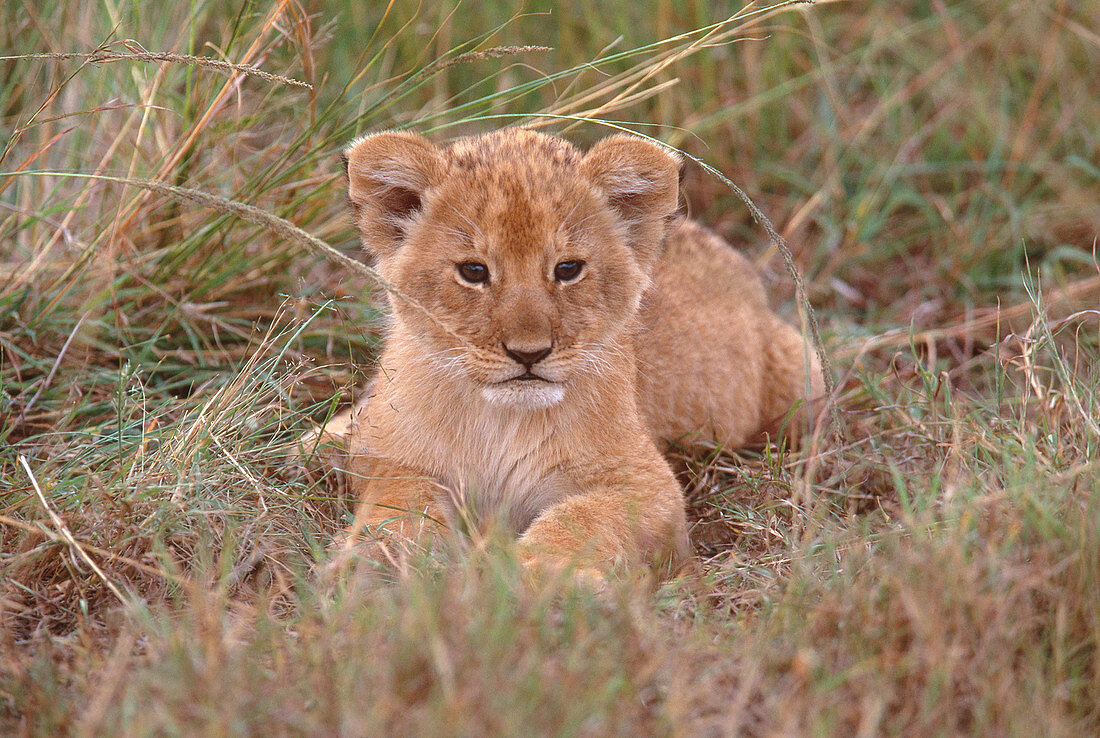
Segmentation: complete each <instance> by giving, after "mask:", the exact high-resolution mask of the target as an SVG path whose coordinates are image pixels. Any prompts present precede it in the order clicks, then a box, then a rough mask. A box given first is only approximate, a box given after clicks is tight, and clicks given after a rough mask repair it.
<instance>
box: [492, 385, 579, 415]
mask: <svg viewBox="0 0 1100 738" xmlns="http://www.w3.org/2000/svg"><path fill="white" fill-rule="evenodd" d="M481 396H482V397H484V398H485V399H486V400H487V401H488V402H491V403H493V404H494V405H510V406H512V407H521V408H528V409H530V410H538V409H541V408H545V407H553V406H554V405H557V404H558V403H559V402H561V401H562V398H563V397H565V388H564V387H562V386H561V385H560V384H548V383H546V382H504V383H502V384H494V385H492V386H490V387H484V388H482V390H481Z"/></svg>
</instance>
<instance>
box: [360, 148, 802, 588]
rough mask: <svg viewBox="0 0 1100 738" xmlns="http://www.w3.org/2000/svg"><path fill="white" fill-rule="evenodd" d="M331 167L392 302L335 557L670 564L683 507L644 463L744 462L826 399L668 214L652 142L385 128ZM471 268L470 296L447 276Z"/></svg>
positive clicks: (716, 246)
mask: <svg viewBox="0 0 1100 738" xmlns="http://www.w3.org/2000/svg"><path fill="white" fill-rule="evenodd" d="M347 161H348V179H349V199H350V201H351V203H352V207H353V210H354V211H355V217H356V223H357V226H358V227H359V230H360V233H361V234H362V237H363V242H364V245H365V247H366V249H367V251H368V252H369V253H370V255H371V256H372V257H373V258H374V260H375V262H376V266H377V268H378V270H379V271H380V272H381V274H382V275H383V276H384V277H385V278H386V279H387V280H389V281H390V282H391V283H392V284H394V285H395V286H396V287H397V289H398V291H399V292H400V294H398V295H390V298H389V299H390V304H391V308H392V315H393V321H392V326H391V328H390V330H389V333H388V335H387V337H386V343H385V348H384V350H383V352H382V355H381V357H380V358H379V369H378V372H377V374H376V376H375V378H374V380H373V381H372V383H371V386H370V388H369V391H368V393H367V396H366V397H365V398H364V399H363V400H361V401H360V402H359V403H358V404H357V406H356V408H355V410H354V411H353V415H352V416H351V417H350V418H349V419H347V420H346V422H347V423H349V427H350V430H349V431H348V434H347V451H348V453H347V471H348V479H349V483H350V486H351V489H352V490H353V491H354V493H355V494H356V496H357V497H358V498H359V499H360V504H359V508H358V510H357V514H356V523H355V526H354V527H353V531H352V533H353V538H354V536H356V535H359V534H361V533H362V531H363V530H364V529H369V530H370V531H371V532H372V533H375V534H378V533H379V530H378V529H379V528H380V527H383V524H384V527H385V529H386V530H387V531H388V532H389V533H390V534H391V535H398V536H406V537H413V536H416V535H418V534H422V533H423V532H424V531H425V529H426V528H428V529H430V528H431V527H432V526H434V523H433V522H431V521H441V522H443V523H446V524H454V523H455V522H456V521H459V520H461V521H463V522H464V523H469V522H472V523H473V524H475V525H484V524H490V523H497V524H503V525H505V526H507V527H508V528H510V529H511V530H513V531H514V532H515V534H517V535H518V536H519V541H520V546H521V547H522V550H523V553H524V556H525V558H526V559H527V560H529V561H531V562H535V563H537V562H543V561H546V562H565V561H574V562H579V563H581V564H582V565H594V566H596V567H598V568H601V569H606V568H608V567H610V566H613V565H614V564H616V563H617V562H638V563H640V562H645V563H649V564H651V565H662V564H666V563H668V562H670V561H672V562H675V561H677V560H680V559H682V558H683V557H685V556H686V555H687V553H688V541H687V530H686V522H685V515H684V505H683V499H682V493H681V490H680V488H679V485H678V484H677V482H676V480H675V478H674V477H673V474H672V472H671V470H670V468H669V466H668V464H667V462H666V461H665V460H664V458H663V457H662V455H661V452H660V448H661V447H663V445H664V444H665V443H667V442H678V443H684V442H686V443H691V442H693V441H695V440H710V441H717V442H718V443H721V444H726V445H729V446H733V447H736V446H741V445H744V444H745V443H748V442H752V441H755V440H758V439H759V438H761V436H762V434H764V433H771V434H775V433H776V431H777V430H778V429H779V426H780V423H782V422H783V420H784V418H785V416H787V414H788V413H789V411H790V410H791V408H792V406H793V405H794V404H795V403H796V402H797V401H799V400H800V399H802V398H805V397H807V396H809V397H814V396H816V395H819V394H820V393H821V386H822V382H821V375H820V370H819V368H818V366H817V364H816V362H815V361H814V360H813V359H812V357H811V358H806V357H807V353H806V352H805V351H804V347H803V341H802V339H801V337H800V335H799V334H798V332H797V331H795V330H794V329H793V328H791V327H790V326H788V325H787V324H785V323H783V322H782V321H780V320H779V319H778V318H777V317H776V316H775V315H774V314H773V313H772V312H771V311H770V310H769V309H768V306H767V302H766V299H765V296H764V292H763V289H762V287H761V284H760V281H759V278H758V277H757V275H756V274H755V272H754V270H753V269H752V267H751V265H750V264H749V263H748V262H747V261H746V260H745V259H744V258H743V257H741V256H740V255H738V254H737V253H736V252H734V251H733V250H732V249H731V248H730V247H729V246H728V245H727V244H725V243H724V242H723V241H722V240H721V239H719V238H718V237H717V236H715V235H714V234H712V233H710V232H709V231H707V230H705V229H704V228H702V227H701V226H699V225H697V224H695V223H692V222H690V221H686V220H683V219H680V218H676V217H675V212H676V209H677V202H678V197H679V195H678V167H679V161H678V159H677V158H676V157H675V156H674V155H672V154H670V153H669V152H667V151H666V150H665V149H663V148H661V147H660V146H657V145H655V144H653V143H650V142H648V141H645V140H643V139H640V138H637V137H632V136H625V135H618V136H612V137H610V138H607V139H604V140H602V141H600V142H599V143H597V144H596V145H595V146H594V147H593V148H592V149H591V150H590V151H589V152H588V153H587V154H586V153H582V152H580V151H578V150H577V149H575V148H574V147H573V146H572V145H571V144H569V143H567V142H565V141H563V140H561V139H558V138H555V137H551V136H545V135H542V134H538V133H533V132H529V131H523V130H505V131H500V132H497V133H493V134H490V135H486V136H481V137H472V138H464V139H460V140H458V141H456V142H455V143H453V144H451V145H450V146H449V147H447V148H441V147H437V146H435V145H433V144H431V143H430V142H429V141H427V140H426V139H424V138H422V137H420V136H418V135H416V134H411V133H381V134H375V135H372V136H367V137H365V138H362V139H360V140H358V141H356V142H354V143H353V144H352V145H351V147H350V148H349V149H348V151H347ZM576 261H581V262H583V267H582V269H581V272H580V276H579V277H577V278H576V279H575V280H572V281H570V280H564V281H563V280H562V279H559V278H558V277H557V276H556V273H555V267H556V266H557V265H559V264H561V263H563V262H566V263H568V262H576ZM471 262H474V263H478V264H482V265H484V266H485V267H486V268H487V269H488V275H489V276H488V280H487V281H486V282H484V283H470V282H469V281H467V280H465V279H464V278H463V277H462V275H461V272H460V271H459V270H458V266H459V265H461V264H464V263H471ZM546 349H549V354H548V355H547V356H545V357H544V358H541V359H539V360H537V361H535V362H534V363H533V364H531V365H530V368H529V371H530V372H531V373H532V374H534V375H536V376H538V377H540V378H541V379H539V380H530V381H526V380H518V379H516V377H518V376H519V375H521V374H524V373H525V372H527V371H528V367H527V366H526V365H524V364H522V363H520V361H519V360H517V359H516V358H515V356H510V355H509V351H510V352H512V354H516V353H517V352H518V353H519V354H520V355H523V354H525V353H526V354H535V355H537V354H538V353H539V352H542V351H544V350H546ZM806 368H808V369H809V375H808V377H807V375H806V373H805V369H806ZM801 422H802V421H801V420H799V419H798V418H795V419H793V420H792V422H791V423H790V424H789V426H790V427H791V428H796V427H798V426H799V424H800V423H801ZM406 512H407V513H409V514H407V515H406V514H403V513H406Z"/></svg>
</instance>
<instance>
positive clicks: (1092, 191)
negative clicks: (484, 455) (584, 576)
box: [0, 0, 1100, 735]
mask: <svg viewBox="0 0 1100 738" xmlns="http://www.w3.org/2000/svg"><path fill="white" fill-rule="evenodd" d="M343 5H344V4H342V3H335V2H332V3H325V2H317V3H312V4H310V6H309V8H308V11H307V9H304V8H303V6H301V5H299V4H298V3H292V2H280V3H270V4H259V3H247V2H246V3H239V4H236V5H233V6H227V5H226V4H224V3H204V2H194V3H190V4H184V3H174V4H168V5H166V6H164V8H163V9H158V10H157V11H156V12H155V13H154V12H151V11H150V6H149V5H148V4H145V3H129V2H104V3H102V4H95V3H84V4H77V3H62V2H52V1H50V0H46V1H44V2H35V3H29V2H7V3H5V6H4V19H5V22H4V24H2V25H0V38H2V39H3V44H2V46H0V49H3V51H2V53H3V58H0V70H2V72H3V73H2V74H0V115H2V116H3V126H2V129H0V135H2V136H3V138H2V139H0V382H2V387H0V733H4V734H12V733H26V734H57V733H61V732H65V731H74V732H82V733H87V734H151V733H158V734H164V733H170V734H208V733H213V734H223V733H263V734H299V733H310V734H314V733H322V734H347V735H359V734H371V733H380V732H383V731H385V732H396V733H402V734H407V733H418V734H431V733H459V734H483V733H486V732H493V733H508V734H517V733H523V734H532V733H563V734H584V735H604V734H608V733H617V734H624V733H632V734H639V733H644V734H650V733H653V734H705V735H706V734H735V733H742V732H743V733H747V734H787V735H790V734H809V733H813V734H845V735H850V734H857V735H876V734H882V733H887V734H908V735H914V734H915V735H925V734H957V733H968V734H992V735H1010V734H1029V735H1035V734H1042V735H1080V734H1089V733H1095V732H1098V731H1100V707H1098V705H1100V654H1098V646H1100V466H1098V463H1097V459H1098V457H1100V425H1098V423H1100V312H1098V311H1097V306H1098V305H1100V267H1098V264H1097V255H1096V249H1095V244H1096V239H1097V235H1098V233H1100V165H1098V162H1100V127H1098V124H1097V121H1100V96H1098V95H1097V94H1096V77H1095V70H1096V69H1097V68H1100V37H1098V36H1097V34H1096V29H1097V28H1100V6H1097V5H1096V4H1094V3H1093V4H1090V3H1070V2H1053V3H1033V2H1026V1H1024V0H1019V1H1017V0H1009V1H1007V2H1005V1H1004V0H975V2H970V3H946V2H942V1H941V0H923V1H918V0H901V1H898V2H871V3H845V2H819V3H818V4H817V5H815V6H813V7H808V6H803V7H794V8H786V9H782V10H779V11H776V12H763V13H758V14H753V13H752V9H751V8H750V9H749V12H747V13H742V14H741V17H740V19H739V20H734V21H731V22H728V23H724V24H722V25H718V26H714V25H713V24H715V23H719V22H721V21H725V20H726V19H727V18H729V17H730V16H732V15H734V14H735V13H737V12H738V8H737V7H731V6H728V5H727V4H725V3H696V2H684V3H674V2H671V1H669V0H658V1H657V2H655V3H650V4H642V3H627V2H623V3H616V4H609V3H605V2H595V0H590V1H582V2H576V3H571V4H569V5H570V7H569V9H565V8H554V9H553V10H552V11H550V10H547V9H546V8H545V7H544V4H543V3H536V2H532V3H530V5H529V6H528V7H527V8H526V9H525V10H524V11H523V12H517V11H516V10H515V7H514V6H513V5H512V4H510V3H504V2H499V1H496V0H486V2H482V3H468V4H462V5H458V6H455V5H453V4H448V5H447V6H446V7H443V8H442V9H436V8H429V7H420V6H417V4H416V3H413V2H411V0H396V1H395V2H393V3H392V4H390V5H389V6H387V4H385V3H356V4H352V5H351V6H350V7H343ZM536 46H537V47H550V48H531V47H536ZM164 54H167V55H168V56H165V55H164ZM32 55H37V56H32ZM189 57H199V59H194V58H189ZM227 63H228V64H231V65H235V66H226V64H227ZM259 70H262V71H263V73H264V74H263V75H261V74H260V73H259ZM590 120H603V121H615V122H616V123H615V125H624V126H626V127H628V128H631V129H633V130H638V131H642V132H645V133H648V134H650V135H654V136H656V137H658V138H660V139H662V140H664V141H667V142H669V143H672V144H674V145H676V146H679V147H681V148H683V149H684V150H685V151H686V152H687V153H689V154H691V155H693V156H696V157H698V158H699V159H701V160H702V161H704V162H706V163H707V164H709V165H711V166H713V167H715V168H717V169H718V170H721V171H722V172H724V173H726V174H727V175H728V176H729V177H731V178H732V180H733V181H734V182H736V183H737V184H738V185H739V186H740V187H742V188H743V189H744V190H745V191H746V192H747V193H749V195H750V196H751V197H752V198H753V199H754V200H755V202H756V203H757V205H759V206H760V208H761V209H762V210H763V211H764V212H765V213H766V214H767V215H768V216H770V218H771V219H772V221H774V223H775V225H776V227H777V229H778V230H779V232H780V233H781V234H782V235H783V236H784V237H785V238H786V239H787V241H788V243H789V244H790V248H791V252H792V256H793V263H794V264H795V265H796V266H797V268H798V270H799V271H800V272H801V274H802V275H803V276H804V278H805V282H806V287H807V294H808V296H809V299H810V302H811V303H812V304H813V306H814V308H815V310H816V316H817V319H818V321H819V322H820V325H821V328H822V333H823V335H824V339H825V346H826V349H827V351H828V353H829V356H830V357H831V360H832V363H833V376H834V378H835V380H836V384H837V393H836V396H835V399H836V406H837V408H838V411H839V413H838V420H839V425H840V428H839V431H840V435H839V436H833V435H832V430H831V428H830V426H825V427H823V428H822V429H821V432H820V433H819V434H818V436H817V437H816V438H814V439H812V441H811V442H810V443H809V444H808V445H807V447H806V448H805V449H803V450H801V451H798V452H788V451H785V450H780V449H769V450H766V451H765V452H763V453H760V454H750V453H741V454H734V453H727V452H721V453H718V452H716V453H714V454H711V455H709V456H707V457H695V458H687V459H684V460H683V463H682V466H683V467H684V472H683V476H682V478H683V481H684V485H685V488H686V490H687V493H688V499H689V508H690V513H691V516H692V519H693V520H694V521H695V525H694V528H693V541H694V543H695V548H696V553H697V559H698V562H699V567H698V572H696V573H694V574H691V575H689V576H684V577H682V578H680V579H678V580H675V581H673V582H671V583H668V584H666V585H664V586H662V587H661V588H659V589H657V590H656V591H654V590H653V589H652V588H650V587H647V586H646V585H644V584H639V583H635V582H632V581H630V580H629V579H624V580H623V581H621V582H618V583H617V584H616V585H615V586H614V587H613V588H612V589H613V592H612V593H611V594H609V595H607V596H605V597H595V596H593V595H591V594H590V593H586V592H583V591H575V590H574V589H572V588H571V587H570V586H568V584H566V583H555V582H548V583H545V584H543V585H541V586H538V587H533V586H531V585H529V584H523V583H521V582H520V581H518V578H517V576H516V571H515V567H514V566H513V565H512V562H511V560H510V559H509V556H508V552H507V550H506V548H505V550H501V547H499V546H495V545H489V546H470V547H467V550H457V551H454V552H450V553H447V554H445V555H441V556H439V557H437V558H436V559H434V560H430V561H425V562H423V563H422V565H420V566H416V567H410V568H402V569H394V570H387V571H381V572H363V573H361V574H360V575H358V576H353V577H349V578H347V579H346V580H341V581H337V582H334V583H328V584H326V585H324V586H322V585H321V584H319V583H318V580H317V578H316V576H315V575H314V573H313V567H314V565H315V564H316V563H317V562H318V561H323V560H324V558H325V553H324V552H325V548H326V545H327V544H328V543H329V541H330V540H331V536H332V535H333V533H334V532H336V531H338V530H339V529H340V527H341V526H342V525H343V524H344V523H345V521H346V518H347V514H348V508H347V501H346V500H343V499H341V497H340V494H339V492H338V490H333V489H332V488H331V487H330V486H329V485H328V484H327V483H326V481H325V480H318V479H316V478H315V477H314V476H312V475H311V474H310V473H308V472H307V471H305V470H303V469H301V468H300V467H299V465H298V464H296V463H295V461H294V458H295V457H294V452H295V448H294V439H295V438H297V437H298V436H299V435H300V434H301V433H302V432H303V431H304V430H306V429H308V428H309V427H310V423H311V421H312V420H318V419H321V418H324V417H325V416H326V415H327V414H328V413H330V412H332V411H333V409H334V408H336V407H338V406H339V405H340V404H341V403H344V402H346V401H347V400H348V399H349V398H350V396H351V393H352V391H353V389H354V387H355V386H356V384H357V383H359V382H361V381H362V380H363V379H364V378H365V376H367V375H368V374H369V373H370V365H371V359H372V357H373V356H374V355H375V353H376V351H377V348H378V341H379V333H380V326H381V320H380V315H379V313H378V312H377V310H376V308H375V307H374V306H375V305H376V304H377V301H376V300H374V299H373V297H372V289H371V285H370V282H369V280H368V279H367V278H365V277H363V276H362V275H360V274H358V273H356V272H354V271H352V270H349V269H348V268H346V267H344V266H342V265H340V264H339V263H337V262H336V261H334V260H333V259H332V258H328V257H325V256H324V255H322V254H321V253H319V252H318V251H317V250H315V249H312V248H310V247H309V246H307V245H306V244H304V243H303V242H302V241H301V240H299V239H297V238H296V237H295V236H294V234H293V233H290V232H289V231H288V230H287V229H286V228H282V227H275V228H273V227H270V224H269V225H267V226H265V225H263V224H258V223H257V219H258V218H259V217H260V216H259V215H256V214H255V212H254V211H246V210H243V209H242V208H241V207H240V206H241V205H244V206H249V207H251V208H254V209H257V210H259V211H262V213H267V214H270V215H274V216H277V217H279V218H283V219H286V220H288V221H290V222H291V223H293V224H295V225H296V226H298V227H300V228H301V229H304V230H305V231H306V232H308V233H309V234H312V235H313V236H314V237H315V238H317V239H320V240H322V241H324V242H326V243H328V244H331V245H332V246H334V247H335V248H337V249H339V250H341V251H343V252H345V253H349V254H352V253H354V252H355V249H356V243H355V240H356V239H355V236H354V234H353V233H352V229H351V227H350V223H349V220H348V218H347V216H346V214H345V213H344V195H343V192H342V187H343V183H342V182H341V180H340V177H339V165H338V163H337V159H336V156H337V153H338V152H339V150H340V148H341V147H342V145H343V144H344V143H346V142H347V141H348V140H349V139H350V138H351V137H353V136H354V135H356V134H357V133H360V132H363V131H366V130H371V129H376V128H382V127H390V126H412V127H415V128H417V129H420V130H424V131H429V132H432V133H434V135H436V136H437V137H439V138H446V137H449V136H454V135H460V134H462V133H467V132H472V131H479V130H486V129H489V128H492V127H496V126H500V125H504V124H508V123H515V122H526V123H528V124H531V125H539V126H543V127H545V128H546V129H548V130H552V131H559V132H565V133H566V134H567V135H569V136H570V137H572V138H573V139H575V140H577V141H578V142H581V143H587V142H589V141H592V140H594V139H595V138H597V137H599V136H600V135H602V134H603V133H604V132H605V131H606V127H604V126H601V125H599V124H597V123H595V122H590ZM586 121H589V122H586ZM134 179H139V180H156V181H158V182H161V183H165V184H167V185H173V186H179V187H186V188H192V189H195V190H199V191H202V192H205V193H209V194H213V195H216V196H218V197H219V198H221V200H218V201H196V200H194V199H193V198H192V199H181V198H180V197H179V196H178V193H177V194H176V195H173V194H172V193H171V192H169V191H167V190H165V189H164V188H161V189H159V190H156V191H150V190H148V189H144V188H142V187H140V186H137V185H134V184H125V183H124V180H134ZM687 190H688V199H689V207H690V209H691V211H692V213H693V214H694V215H695V216H697V217H699V218H700V219H701V220H703V221H704V222H706V223H708V224H709V225H711V226H713V227H714V228H716V229H717V230H719V231H720V232H721V233H723V234H724V235H725V236H727V237H728V238H729V239H730V240H731V241H733V242H734V243H736V244H738V245H739V247H741V248H743V249H745V250H746V252H747V253H749V254H750V255H751V256H752V257H753V258H755V259H756V260H757V262H758V264H759V265H760V266H761V268H762V269H763V270H764V272H765V275H766V277H767V279H768V282H769V287H770V289H771V291H772V294H773V296H774V298H775V300H776V302H777V304H779V305H781V306H782V307H781V309H782V310H783V311H784V313H785V314H786V315H788V316H789V317H791V318H792V319H795V320H797V317H798V311H797V309H796V307H795V304H796V303H795V296H794V288H793V281H792V279H791V277H790V275H789V274H788V272H787V270H786V269H785V266H784V259H783V254H782V253H781V250H780V249H779V248H777V247H776V245H775V244H774V243H770V241H769V239H768V237H767V235H766V234H765V231H764V230H763V229H762V228H761V226H760V225H758V224H757V223H755V222H754V221H753V219H752V217H751V215H750V214H749V211H748V210H747V209H746V207H745V206H744V205H743V204H742V203H741V202H740V201H739V200H738V199H737V198H736V197H735V196H734V194H733V193H732V192H731V191H730V189H729V188H728V187H727V186H726V185H725V184H724V183H722V182H720V181H718V180H717V179H715V178H714V177H712V176H711V175H709V174H707V173H706V172H705V171H703V170H702V169H701V168H699V167H693V168H692V169H691V170H690V171H689V173H688V180H687ZM234 204H235V205H234ZM232 207H236V209H237V210H236V213H234V212H230V211H229V210H231V208H232ZM731 288H735V286H731Z"/></svg>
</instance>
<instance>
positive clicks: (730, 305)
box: [636, 220, 801, 447]
mask: <svg viewBox="0 0 1100 738" xmlns="http://www.w3.org/2000/svg"><path fill="white" fill-rule="evenodd" d="M775 331H780V332H781V333H782V332H784V331H786V332H789V333H794V329H793V328H791V327H790V326H787V325H786V324H785V323H782V321H780V320H779V319H778V318H776V317H775V316H774V315H773V314H772V313H771V311H770V310H769V308H768V304H767V300H766V298H765V295H764V289H763V287H762V285H761V283H760V278H759V277H758V275H757V273H756V270H755V268H754V267H753V266H752V264H750V263H749V261H748V260H747V259H745V257H743V256H741V254H739V253H737V252H736V251H734V250H733V249H732V248H731V247H730V246H729V245H728V244H727V243H726V242H725V241H723V240H722V239H721V238H719V237H718V236H716V235H715V234H713V233H711V232H710V231H708V230H707V229H705V228H703V227H702V226H700V225H698V224H696V223H693V222H691V221H687V220H685V221H682V222H681V223H679V224H677V225H675V226H674V227H673V229H672V231H671V233H670V234H669V237H668V242H667V245H666V251H665V253H664V255H663V257H662V259H661V261H660V262H659V263H658V265H657V268H656V269H655V271H654V274H653V287H652V288H651V289H650V290H649V291H648V292H647V293H646V296H645V298H644V299H643V303H642V311H641V326H640V331H639V333H638V336H637V339H636V351H637V357H638V401H639V406H640V409H641V411H642V415H643V417H644V418H645V419H646V423H647V425H648V427H649V430H650V433H651V434H652V435H653V436H654V437H655V438H658V439H664V440H672V441H676V440H684V441H690V440H691V439H692V438H693V437H699V436H700V435H701V436H702V437H703V438H705V439H707V440H711V439H713V440H717V441H718V442H720V443H725V444H728V445H731V446H735V447H736V446H740V445H743V444H744V443H746V442H749V441H752V440H754V439H755V437H756V436H758V435H759V433H760V432H761V431H762V430H763V429H764V424H765V423H766V421H767V420H768V419H766V418H763V415H764V414H765V413H766V412H768V407H767V405H768V400H767V398H765V397H764V396H763V394H764V393H765V392H766V391H767V390H768V385H770V384H772V383H774V380H775V379H776V378H774V377H773V378H768V377H766V376H765V373H766V372H767V371H768V364H769V359H768V351H767V347H766V341H768V340H771V337H770V336H768V335H766V334H767V333H773V332H775ZM800 380H801V376H799V377H798V378H794V377H792V378H790V382H791V383H792V384H793V383H795V382H796V381H800Z"/></svg>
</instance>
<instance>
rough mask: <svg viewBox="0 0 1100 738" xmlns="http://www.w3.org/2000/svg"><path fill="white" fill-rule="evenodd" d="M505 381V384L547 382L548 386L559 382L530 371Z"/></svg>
mask: <svg viewBox="0 0 1100 738" xmlns="http://www.w3.org/2000/svg"><path fill="white" fill-rule="evenodd" d="M504 381H505V382H546V383H547V384H557V382H553V381H551V380H549V379H547V378H546V377H540V376H539V375H537V374H534V373H532V372H530V371H526V372H524V373H523V374H520V375H519V376H518V377H510V378H509V379H505V380H504Z"/></svg>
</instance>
